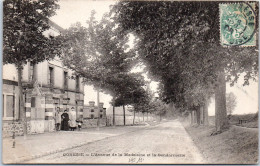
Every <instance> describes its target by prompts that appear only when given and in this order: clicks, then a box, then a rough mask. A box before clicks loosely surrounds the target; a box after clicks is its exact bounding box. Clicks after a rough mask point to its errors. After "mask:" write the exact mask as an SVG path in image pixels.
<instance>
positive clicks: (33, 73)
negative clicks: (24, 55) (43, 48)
mask: <svg viewBox="0 0 260 166" xmlns="http://www.w3.org/2000/svg"><path fill="white" fill-rule="evenodd" d="M35 69H36V67H35V64H34V63H32V62H30V71H29V74H30V75H29V80H30V81H33V80H35V76H36V71H35Z"/></svg>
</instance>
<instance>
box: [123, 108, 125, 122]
mask: <svg viewBox="0 0 260 166" xmlns="http://www.w3.org/2000/svg"><path fill="white" fill-rule="evenodd" d="M123 112H124V126H125V105H123Z"/></svg>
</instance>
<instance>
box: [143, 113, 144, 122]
mask: <svg viewBox="0 0 260 166" xmlns="http://www.w3.org/2000/svg"><path fill="white" fill-rule="evenodd" d="M143 122H144V112H143Z"/></svg>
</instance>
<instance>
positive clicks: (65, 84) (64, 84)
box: [63, 71, 68, 89]
mask: <svg viewBox="0 0 260 166" xmlns="http://www.w3.org/2000/svg"><path fill="white" fill-rule="evenodd" d="M63 76H64V78H63V80H64V83H63V87H64V89H68V72H66V71H64V75H63Z"/></svg>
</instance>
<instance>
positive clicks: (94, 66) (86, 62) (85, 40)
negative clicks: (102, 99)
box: [60, 11, 143, 121]
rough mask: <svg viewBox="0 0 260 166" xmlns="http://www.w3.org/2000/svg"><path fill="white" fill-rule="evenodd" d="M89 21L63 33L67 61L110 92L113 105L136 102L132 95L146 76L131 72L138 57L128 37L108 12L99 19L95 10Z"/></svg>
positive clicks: (84, 76)
mask: <svg viewBox="0 0 260 166" xmlns="http://www.w3.org/2000/svg"><path fill="white" fill-rule="evenodd" d="M87 22H88V27H86V28H85V27H83V26H81V25H80V24H76V25H74V26H72V27H70V28H69V29H68V30H67V31H66V32H65V33H64V34H63V35H62V36H60V37H61V40H63V43H62V48H63V49H62V51H63V55H64V56H63V61H64V64H65V65H66V66H68V67H69V68H71V69H72V70H74V71H75V73H77V75H79V76H81V77H82V78H83V81H84V83H86V84H91V85H94V87H95V88H99V89H100V90H101V91H103V92H106V93H109V94H110V95H111V96H112V97H113V99H112V100H113V101H112V103H113V108H114V107H115V105H125V104H128V103H132V102H134V101H133V100H132V98H133V97H129V96H131V95H133V96H134V95H135V92H137V91H138V89H139V87H141V86H142V80H143V78H142V77H141V76H140V75H138V74H134V73H130V71H131V69H132V67H133V65H134V62H135V60H136V57H135V52H134V50H131V49H130V50H128V45H127V42H128V37H127V36H126V35H123V34H121V32H122V31H121V30H120V28H121V27H119V26H118V25H117V24H116V23H115V22H113V20H111V19H110V18H109V17H107V15H105V16H104V17H103V19H102V20H101V21H100V22H98V21H96V20H95V12H94V11H92V15H91V17H90V19H89V20H88V21H87ZM67 55H69V56H67ZM127 98H129V99H128V100H126V99H127ZM113 117H114V116H113ZM113 119H114V118H113ZM113 121H114V120H113Z"/></svg>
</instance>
